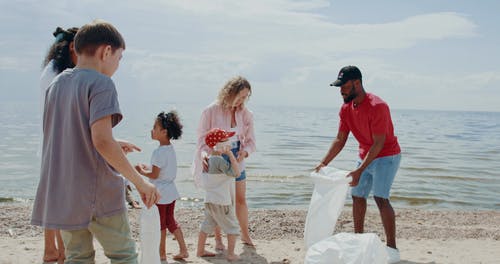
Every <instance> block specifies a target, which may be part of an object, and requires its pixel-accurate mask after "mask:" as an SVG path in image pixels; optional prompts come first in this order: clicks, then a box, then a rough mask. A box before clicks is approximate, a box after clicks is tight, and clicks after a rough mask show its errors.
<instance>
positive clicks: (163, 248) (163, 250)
mask: <svg viewBox="0 0 500 264" xmlns="http://www.w3.org/2000/svg"><path fill="white" fill-rule="evenodd" d="M166 259H167V229H163V230H161V235H160V260H166Z"/></svg>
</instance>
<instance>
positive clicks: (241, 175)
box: [222, 141, 247, 181]
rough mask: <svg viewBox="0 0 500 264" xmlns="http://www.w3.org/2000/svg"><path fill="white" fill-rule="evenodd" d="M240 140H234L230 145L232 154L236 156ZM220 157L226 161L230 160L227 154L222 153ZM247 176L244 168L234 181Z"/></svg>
mask: <svg viewBox="0 0 500 264" xmlns="http://www.w3.org/2000/svg"><path fill="white" fill-rule="evenodd" d="M240 145H241V144H240V141H236V142H233V143H232V146H231V151H232V152H233V154H234V156H235V157H236V155H238V151H239V150H240ZM222 157H223V158H224V159H225V160H226V161H227V162H229V163H230V162H231V161H230V160H229V157H228V156H227V155H224V154H222ZM246 178H247V174H246V172H245V170H243V171H241V174H240V176H238V177H237V178H236V181H242V180H245V179H246Z"/></svg>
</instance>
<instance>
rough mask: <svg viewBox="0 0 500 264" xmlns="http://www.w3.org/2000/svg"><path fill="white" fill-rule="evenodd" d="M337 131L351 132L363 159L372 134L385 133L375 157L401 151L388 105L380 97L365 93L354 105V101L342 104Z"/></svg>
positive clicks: (370, 143)
mask: <svg viewBox="0 0 500 264" xmlns="http://www.w3.org/2000/svg"><path fill="white" fill-rule="evenodd" d="M339 116H340V123H339V131H342V132H347V133H349V132H352V134H353V135H354V137H355V138H356V139H357V140H358V143H359V157H360V158H361V159H364V158H365V156H366V154H367V153H368V150H370V147H371V146H372V145H373V137H372V135H374V134H385V142H384V147H383V148H382V150H381V151H380V153H379V154H378V155H377V158H380V157H385V156H392V155H396V154H399V153H401V149H400V147H399V144H398V139H397V137H396V136H394V127H393V125H392V119H391V113H390V111H389V106H388V105H387V103H386V102H384V101H383V100H382V99H380V97H378V96H376V95H374V94H370V93H366V96H365V98H364V99H363V101H362V102H361V103H360V104H359V105H357V106H356V107H354V102H350V103H347V104H344V105H342V108H340V112H339Z"/></svg>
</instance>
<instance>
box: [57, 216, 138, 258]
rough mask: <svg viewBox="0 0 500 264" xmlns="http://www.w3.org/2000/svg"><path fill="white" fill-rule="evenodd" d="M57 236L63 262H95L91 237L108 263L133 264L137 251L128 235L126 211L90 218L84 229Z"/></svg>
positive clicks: (64, 231)
mask: <svg viewBox="0 0 500 264" xmlns="http://www.w3.org/2000/svg"><path fill="white" fill-rule="evenodd" d="M61 236H62V239H63V242H64V246H65V247H66V251H65V254H66V260H65V262H64V263H71V264H72V263H95V261H94V257H95V250H94V244H93V237H94V236H95V238H96V239H97V241H99V243H100V244H101V246H102V248H103V250H104V255H106V257H108V258H109V259H110V261H111V263H113V264H114V263H116V264H118V263H127V264H137V251H136V249H135V241H134V240H133V239H132V235H131V233H130V226H129V222H128V217H127V212H123V213H120V214H117V215H113V216H109V217H100V218H95V217H94V218H92V221H91V222H90V224H89V227H88V228H86V229H79V230H61Z"/></svg>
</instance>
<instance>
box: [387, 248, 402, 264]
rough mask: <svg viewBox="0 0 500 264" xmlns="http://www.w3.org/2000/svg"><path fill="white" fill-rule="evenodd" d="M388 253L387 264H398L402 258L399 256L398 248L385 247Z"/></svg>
mask: <svg viewBox="0 0 500 264" xmlns="http://www.w3.org/2000/svg"><path fill="white" fill-rule="evenodd" d="M385 249H386V251H387V263H388V264H392V263H398V262H399V261H400V260H401V258H400V256H399V250H397V249H396V248H391V247H387V246H386V247H385Z"/></svg>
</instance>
